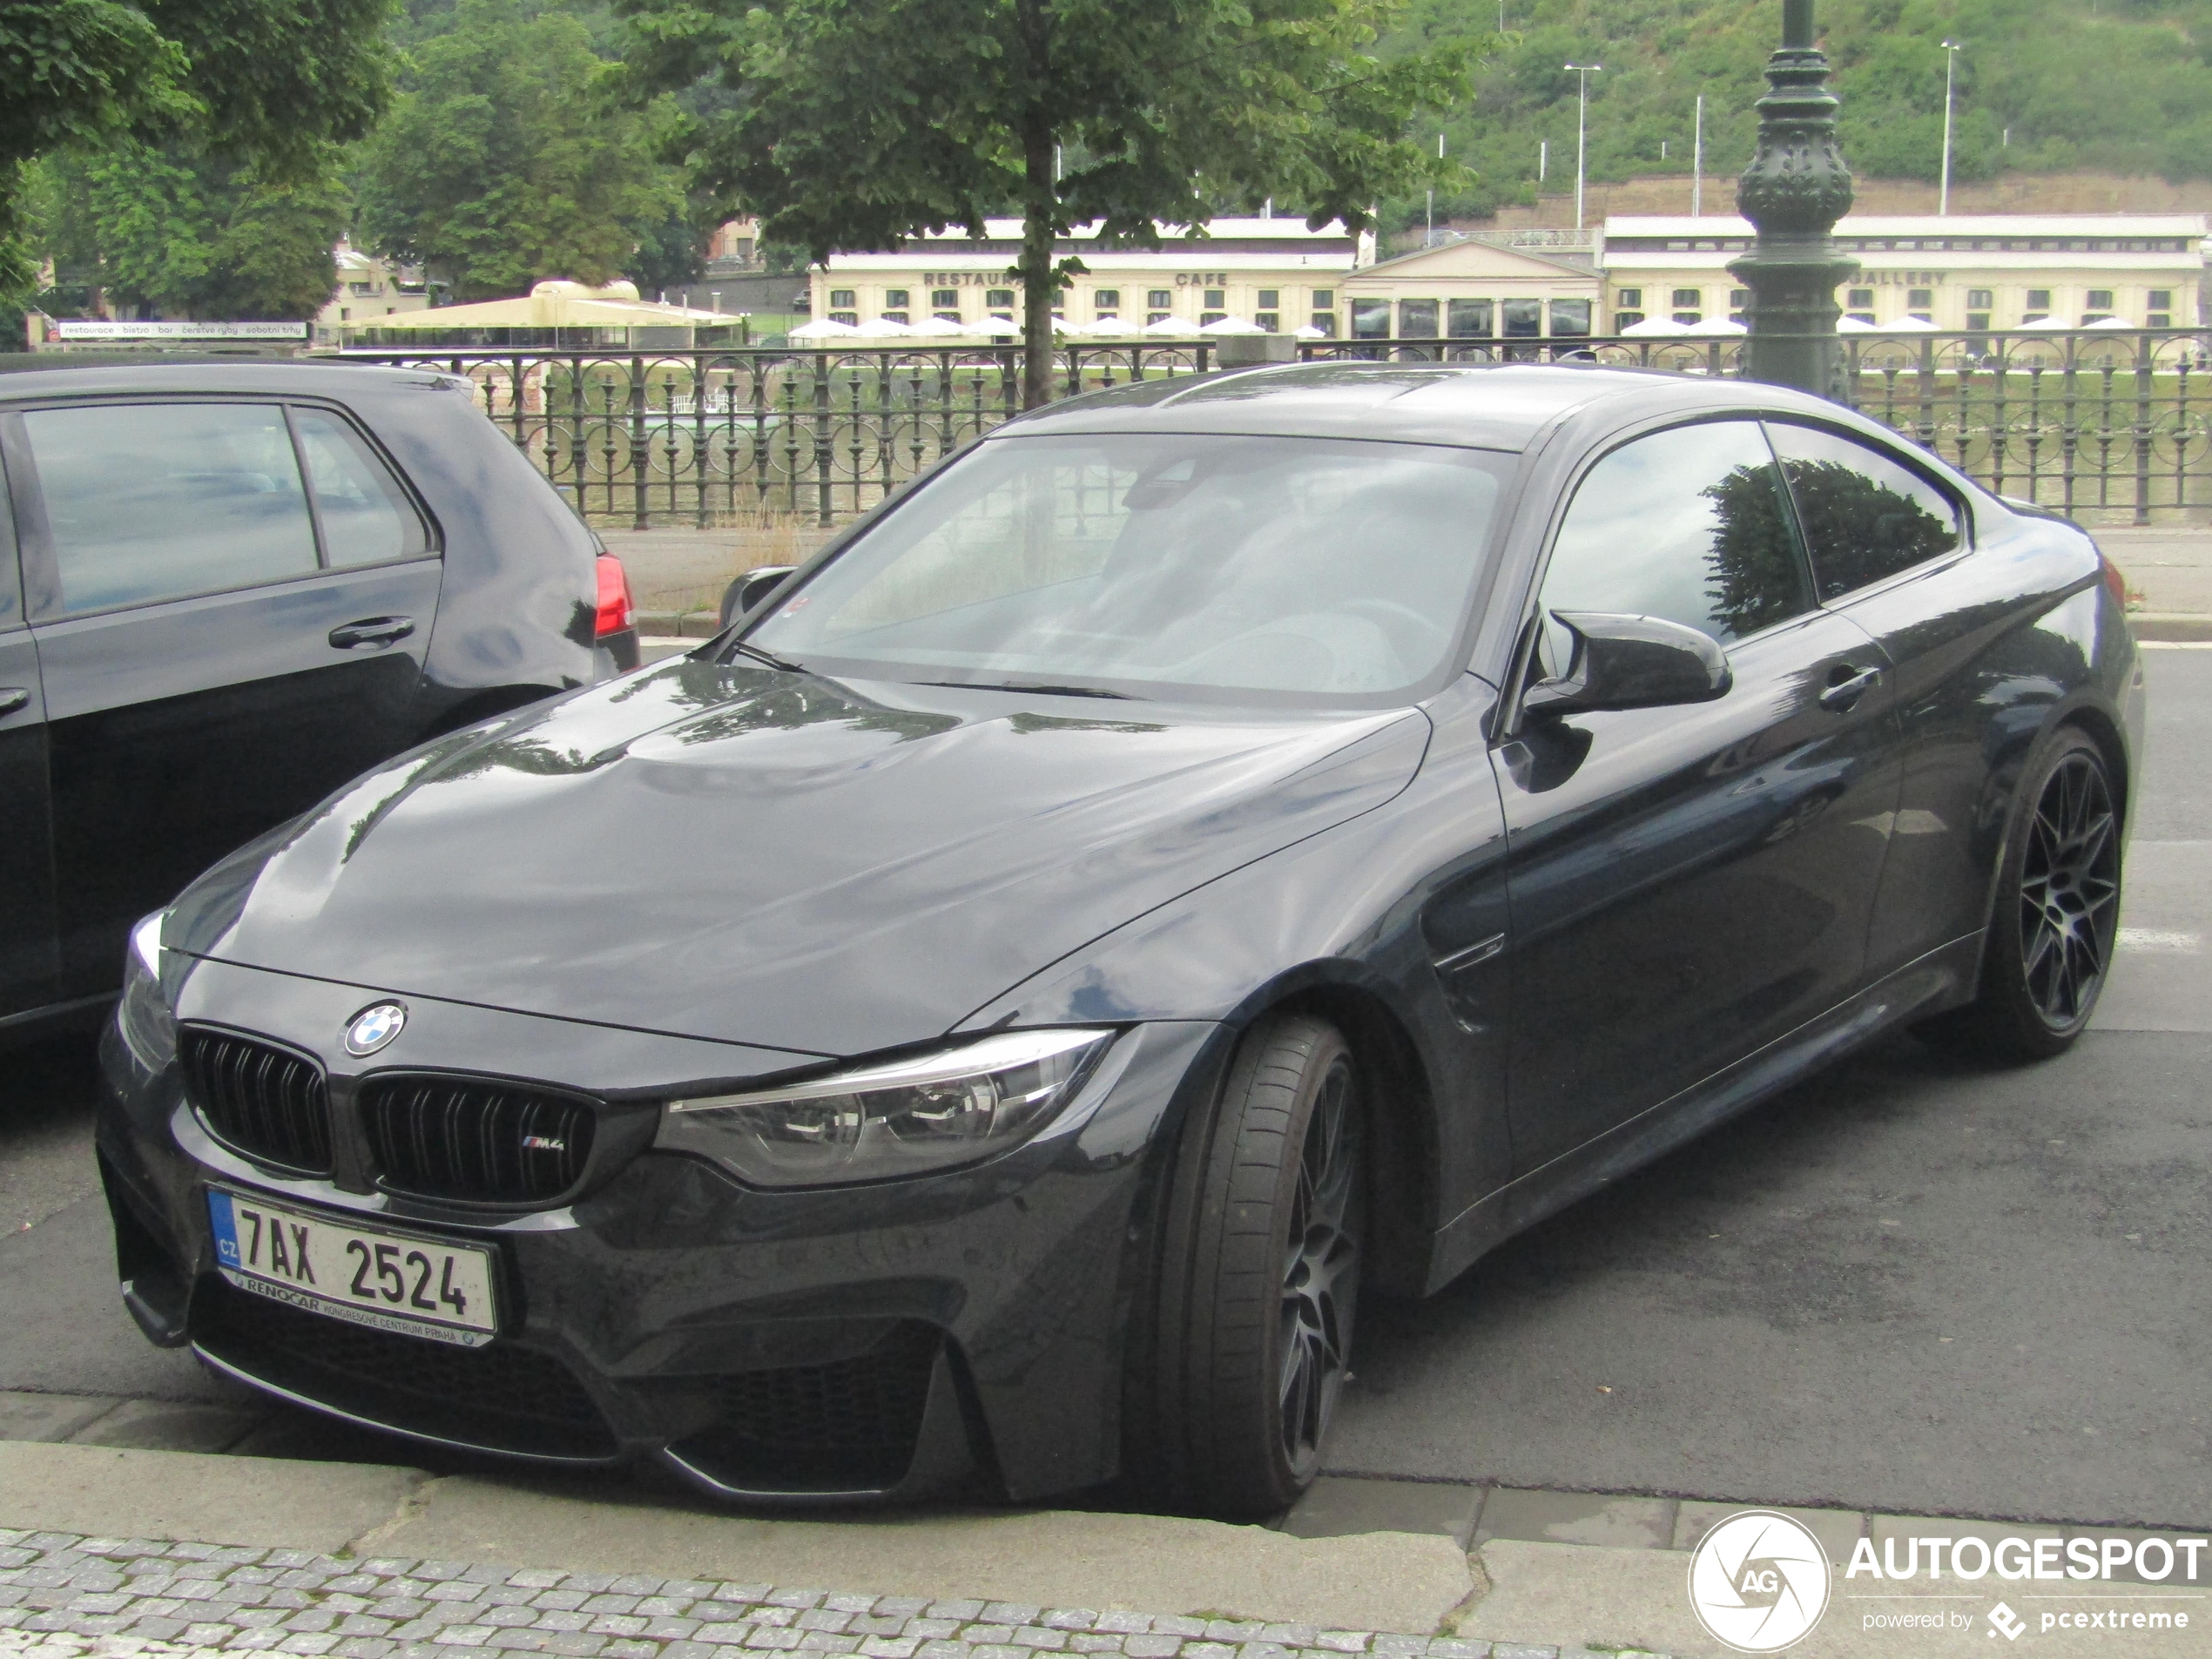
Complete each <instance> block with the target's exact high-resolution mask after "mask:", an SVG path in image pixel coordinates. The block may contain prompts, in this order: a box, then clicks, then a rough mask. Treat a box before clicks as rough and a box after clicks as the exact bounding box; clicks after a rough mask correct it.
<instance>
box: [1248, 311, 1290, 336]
mask: <svg viewBox="0 0 2212 1659" xmlns="http://www.w3.org/2000/svg"><path fill="white" fill-rule="evenodd" d="M1252 321H1253V322H1254V323H1256V324H1257V325H1258V327H1261V328H1263V329H1264V330H1265V331H1266V332H1267V333H1269V334H1281V333H1282V332H1283V314H1282V313H1281V312H1279V311H1255V312H1253V313H1252Z"/></svg>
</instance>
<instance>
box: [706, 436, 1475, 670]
mask: <svg viewBox="0 0 2212 1659" xmlns="http://www.w3.org/2000/svg"><path fill="white" fill-rule="evenodd" d="M1512 462H1513V457H1512V456H1510V455H1496V454H1492V453H1488V452H1485V451H1481V450H1468V449H1455V448H1442V447H1432V446H1426V445H1418V444H1406V443H1386V442H1364V441H1346V440H1337V439H1322V438H1282V437H1230V436H1199V435H1190V434H1172V435H1153V434H1132V433H1116V434H1112V435H1104V436H1095V437H1037V438H1015V437H1008V438H999V439H994V440H992V441H990V442H986V443H983V444H981V445H980V446H978V447H977V448H975V449H974V451H973V452H971V453H970V454H969V455H967V456H966V457H964V458H963V459H961V461H959V462H956V463H955V464H954V465H953V466H951V467H949V468H948V469H946V470H945V471H944V472H943V473H941V474H940V475H938V476H937V477H936V478H935V479H934V480H933V481H931V482H929V483H928V484H927V485H926V486H925V487H924V488H923V489H921V491H920V492H919V493H918V494H916V495H915V496H914V497H913V498H911V499H910V500H908V501H906V502H901V503H900V504H899V506H898V507H897V508H896V509H894V510H893V511H892V512H890V513H889V514H887V516H885V518H884V519H883V521H882V522H881V523H880V524H878V525H876V526H875V527H874V528H873V529H869V530H867V532H866V533H864V534H863V535H862V536H860V538H859V539H858V540H857V541H855V542H854V543H852V545H850V546H849V547H847V548H846V550H845V551H844V552H842V553H841V554H840V555H839V556H837V557H836V558H835V559H834V560H833V561H832V562H831V563H829V564H827V565H826V566H825V567H824V568H823V569H822V570H820V571H819V572H818V573H817V574H816V575H815V576H814V577H813V579H812V580H810V581H809V582H807V583H806V586H805V587H804V589H802V590H800V591H799V593H797V594H796V595H794V596H793V597H791V598H789V599H787V600H786V602H785V603H784V604H781V605H780V606H779V607H778V608H777V610H775V611H774V613H773V614H772V615H771V616H769V617H766V618H765V619H764V620H762V621H761V622H759V623H758V624H755V625H754V626H753V627H752V629H751V630H750V631H748V632H747V634H746V636H745V639H746V642H747V644H750V645H751V646H752V647H753V648H755V649H756V650H759V651H768V652H772V653H773V654H774V655H776V656H777V657H779V658H786V659H796V660H797V661H798V662H799V663H802V664H805V665H806V666H808V667H811V668H816V669H819V670H822V671H828V672H840V673H848V674H862V675H867V674H875V675H880V676H883V677H887V678H903V679H921V680H934V681H950V682H954V683H958V684H961V685H971V684H972V685H1016V686H1028V687H1035V686H1042V685H1049V686H1051V687H1054V688H1055V689H1060V690H1066V691H1090V692H1092V693H1094V694H1096V695H1120V696H1125V697H1157V696H1165V695H1169V694H1170V693H1176V694H1181V693H1184V692H1190V691H1195V692H1197V694H1199V695H1206V694H1209V693H1211V694H1214V695H1218V694H1220V693H1222V692H1225V691H1234V692H1258V693H1270V694H1278V696H1271V697H1270V698H1268V699H1267V700H1270V701H1273V700H1278V697H1279V695H1280V694H1288V695H1289V698H1290V699H1291V700H1294V701H1305V700H1309V699H1312V698H1328V699H1330V700H1332V701H1333V700H1336V699H1339V698H1359V699H1361V700H1363V701H1364V700H1370V699H1379V698H1383V697H1385V696H1386V695H1387V694H1389V693H1393V692H1403V691H1406V690H1408V689H1410V688H1412V687H1413V686H1415V685H1419V684H1420V683H1421V682H1422V681H1424V680H1426V679H1427V678H1429V677H1430V676H1431V675H1433V674H1434V673H1435V672H1436V671H1438V670H1439V669H1440V667H1441V666H1442V665H1443V661H1444V656H1445V653H1446V652H1447V651H1449V650H1450V649H1451V647H1452V642H1453V639H1454V638H1455V637H1457V635H1458V632H1459V626H1460V619H1461V617H1462V616H1463V615H1464V613H1465V611H1466V609H1467V599H1468V593H1469V590H1470V589H1471V588H1472V587H1473V585H1474V577H1475V575H1476V572H1477V571H1478V570H1479V569H1480V564H1481V560H1482V556H1483V550H1484V548H1485V547H1486V546H1487V543H1488V540H1489V532H1490V523H1491V518H1492V515H1493V511H1494V508H1495V505H1496V502H1497V500H1498V496H1499V492H1500V487H1501V482H1502V480H1503V479H1504V477H1505V476H1506V475H1507V469H1508V468H1509V467H1510V466H1511V465H1512Z"/></svg>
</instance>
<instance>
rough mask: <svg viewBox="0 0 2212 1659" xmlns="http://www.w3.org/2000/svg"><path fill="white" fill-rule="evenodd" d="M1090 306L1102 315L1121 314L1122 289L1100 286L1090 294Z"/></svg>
mask: <svg viewBox="0 0 2212 1659" xmlns="http://www.w3.org/2000/svg"><path fill="white" fill-rule="evenodd" d="M1090 308H1091V310H1092V311H1093V312H1095V313H1096V314H1097V315H1099V316H1102V317H1118V316H1120V315H1121V314H1122V291H1121V290H1120V289H1119V288H1100V289H1098V290H1097V291H1096V293H1093V294H1092V295H1091V296H1090Z"/></svg>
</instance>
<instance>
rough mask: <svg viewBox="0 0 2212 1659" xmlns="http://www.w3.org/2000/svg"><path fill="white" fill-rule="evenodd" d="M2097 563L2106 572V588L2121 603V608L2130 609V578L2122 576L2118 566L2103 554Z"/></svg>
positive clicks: (2099, 556) (2098, 556)
mask: <svg viewBox="0 0 2212 1659" xmlns="http://www.w3.org/2000/svg"><path fill="white" fill-rule="evenodd" d="M2097 563H2098V566H2099V567H2100V568H2101V570H2103V572H2104V578H2105V586H2106V588H2107V589H2108V590H2110V591H2111V594H2112V597H2114V599H2116V600H2118V601H2119V602H2120V608H2121V610H2126V609H2127V608H2128V578H2127V577H2124V576H2122V575H2121V573H2120V567H2119V566H2118V565H2116V564H2114V563H2113V562H2112V561H2111V560H2110V559H2108V558H2107V557H2106V556H2104V555H2103V554H2101V553H2100V554H2098V555H2097Z"/></svg>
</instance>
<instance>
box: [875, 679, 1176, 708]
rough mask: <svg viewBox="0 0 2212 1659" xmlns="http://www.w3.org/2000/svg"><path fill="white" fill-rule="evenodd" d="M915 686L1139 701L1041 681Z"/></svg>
mask: <svg viewBox="0 0 2212 1659" xmlns="http://www.w3.org/2000/svg"><path fill="white" fill-rule="evenodd" d="M914 684H915V685H951V686H954V687H957V688H958V689H959V690H961V691H1035V692H1038V693H1039V694H1041V695H1042V696H1046V697H1110V698H1113V699H1114V700H1115V701H1116V702H1117V703H1130V702H1137V701H1141V700H1142V699H1141V698H1135V697H1132V696H1131V695H1130V693H1129V692H1127V691H1108V690H1107V689H1106V688H1105V687H1104V686H1103V685H1048V684H1046V683H1045V682H1044V681H1042V680H916V681H915V682H914Z"/></svg>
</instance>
